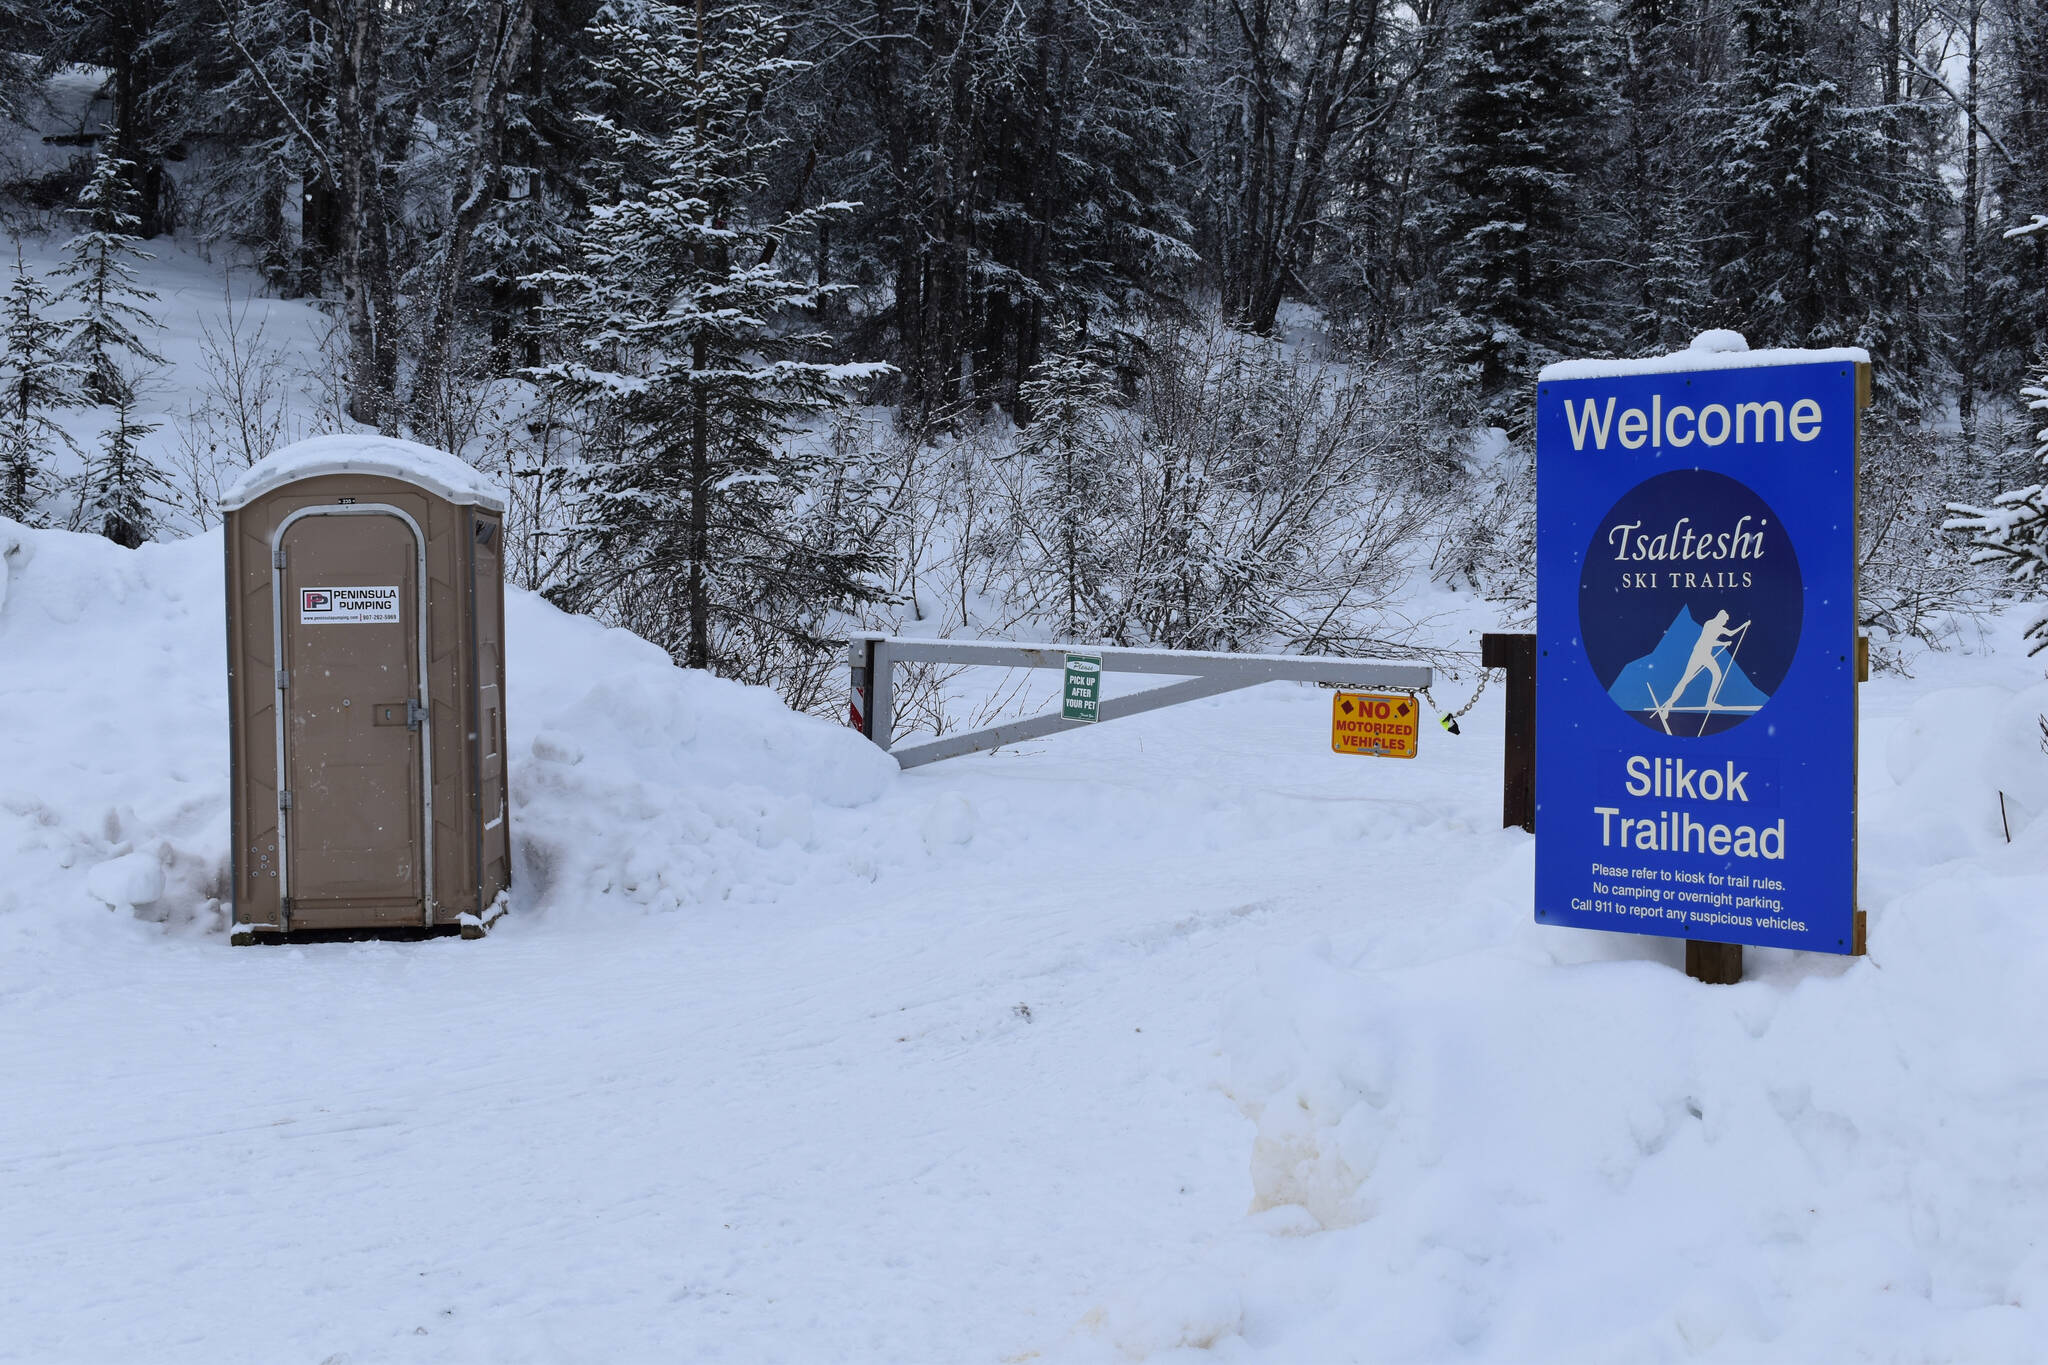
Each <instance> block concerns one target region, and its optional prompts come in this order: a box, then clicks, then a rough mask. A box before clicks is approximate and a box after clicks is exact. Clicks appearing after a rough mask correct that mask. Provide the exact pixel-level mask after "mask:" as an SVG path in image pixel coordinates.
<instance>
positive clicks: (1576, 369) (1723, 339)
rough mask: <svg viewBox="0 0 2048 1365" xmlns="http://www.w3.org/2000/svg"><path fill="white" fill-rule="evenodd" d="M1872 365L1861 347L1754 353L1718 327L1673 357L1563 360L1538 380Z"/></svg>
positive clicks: (1548, 367)
mask: <svg viewBox="0 0 2048 1365" xmlns="http://www.w3.org/2000/svg"><path fill="white" fill-rule="evenodd" d="M1843 363H1847V364H1854V365H1868V364H1869V363H1870V352H1868V351H1866V350H1864V349H1863V348H1862V347H1861V346H1833V347H1829V348H1827V349H1825V350H1818V351H1793V350H1766V351H1752V350H1750V349H1749V342H1747V341H1745V340H1744V339H1743V336H1742V333H1740V332H1731V331H1728V330H1727V329H1725V328H1721V327H1716V328H1713V329H1712V330H1709V331H1705V332H1701V333H1700V334H1699V335H1698V336H1696V337H1694V338H1693V341H1692V345H1691V346H1690V347H1688V348H1687V349H1685V350H1683V351H1673V352H1672V353H1671V354H1670V355H1653V356H1646V357H1644V358H1643V359H1641V360H1560V361H1558V362H1557V363H1556V364H1555V365H1545V366H1544V367H1543V370H1542V372H1541V373H1540V374H1538V375H1537V376H1536V377H1537V379H1538V380H1539V381H1543V380H1551V379H1613V378H1615V377H1616V376H1619V375H1630V374H1676V373H1680V372H1682V371H1687V370H1746V369H1753V368H1755V367H1757V366H1761V365H1832V364H1843Z"/></svg>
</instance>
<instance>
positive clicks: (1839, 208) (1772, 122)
mask: <svg viewBox="0 0 2048 1365" xmlns="http://www.w3.org/2000/svg"><path fill="white" fill-rule="evenodd" d="M1823 17H1824V16H1823V13H1822V11H1821V10H1819V9H1818V8H1817V7H1816V6H1815V5H1814V4H1813V0H1739V2H1738V3H1737V5H1736V7H1735V12H1734V22H1735V34H1734V49H1735V51H1734V54H1733V55H1734V58H1735V69H1734V72H1733V74H1732V76H1731V77H1730V79H1729V80H1728V81H1726V82H1725V83H1724V84H1723V85H1722V87H1721V88H1720V90H1719V92H1718V94H1717V97H1716V98H1717V103H1718V106H1719V107H1718V108H1717V109H1716V111H1715V113H1714V122H1715V124H1716V128H1715V132H1714V135H1713V137H1712V138H1711V139H1709V141H1708V144H1707V152H1708V155H1707V156H1706V158H1705V161H1704V167H1703V169H1704V172H1705V176H1704V179H1705V182H1706V189H1707V191H1708V193H1709V195H1710V197H1711V201H1712V210H1713V214H1712V216H1713V224H1712V227H1713V234H1712V236H1711V238H1710V252H1711V256H1710V260H1709V265H1710V267H1711V268H1712V270H1713V277H1712V280H1713V284H1712V287H1713V295H1714V299H1715V302H1716V305H1717V307H1716V308H1715V310H1714V312H1715V318H1714V320H1715V321H1716V322H1717V323H1718V324H1719V325H1721V326H1726V327H1732V328H1735V329H1736V330H1737V331H1740V332H1742V333H1743V334H1744V335H1745V336H1747V337H1748V338H1749V342H1750V345H1752V346H1843V345H1854V346H1863V347H1866V348H1867V349H1868V350H1869V351H1870V353H1871V357H1872V359H1873V360H1874V361H1875V362H1876V374H1875V380H1876V387H1877V402H1878V405H1879V408H1880V411H1878V412H1875V413H1873V414H1872V418H1873V420H1874V421H1877V422H1880V423H1882V422H1884V421H1887V420H1889V421H1897V422H1906V421H1912V420H1914V419H1916V418H1917V417H1918V416H1919V414H1920V411H1921V409H1922V407H1923V404H1924V402H1925V395H1926V385H1927V381H1928V378H1929V372H1928V371H1929V364H1930V362H1931V361H1932V359H1933V358H1934V357H1935V356H1937V355H1938V354H1940V353H1941V351H1942V350H1943V349H1944V347H1943V346H1942V345H1941V344H1940V342H1939V339H1938V336H1937V334H1936V331H1935V325H1936V310H1935V309H1934V308H1933V307H1931V306H1930V304H1931V303H1932V302H1934V301H1937V299H1938V296H1939V294H1940V292H1941V290H1942V288H1943V287H1944V284H1945V280H1944V277H1943V272H1942V267H1941V264H1940V262H1939V261H1938V259H1937V258H1936V256H1935V254H1934V252H1933V250H1932V247H1931V239H1930V237H1929V234H1928V231H1927V224H1928V223H1930V222H1935V221H1939V220H1940V219H1942V218H1944V217H1945V216H1946V215H1947V214H1948V213H1949V212H1951V205H1950V201H1949V200H1948V198H1947V197H1946V195H1945V194H1943V192H1942V191H1941V187H1940V185H1939V184H1938V183H1937V182H1936V181H1935V180H1934V179H1933V176H1932V172H1931V170H1930V169H1929V167H1928V165H1927V164H1926V160H1925V158H1924V157H1923V156H1921V155H1920V154H1919V153H1920V148H1919V147H1918V146H1916V145H1913V142H1914V134H1915V129H1914V128H1912V127H1910V126H1908V125H1909V124H1911V122H1912V121H1913V119H1915V118H1917V117H1918V114H1917V113H1915V112H1913V111H1907V110H1903V109H1897V108H1892V107H1887V106H1884V105H1883V104H1881V103H1879V104H1871V103H1868V102H1864V101H1859V100H1856V99H1854V98H1853V97H1852V92H1851V91H1850V90H1848V89H1847V88H1845V86H1844V84H1843V82H1842V81H1841V80H1840V79H1838V78H1837V77H1836V76H1834V75H1833V74H1831V73H1830V72H1829V71H1828V70H1827V69H1826V68H1825V67H1824V66H1823V65H1822V60H1821V57H1820V56H1819V55H1817V53H1819V52H1822V51H1824V50H1825V49H1826V47H1827V46H1828V44H1827V43H1826V42H1825V41H1824V39H1825V37H1826V36H1827V35H1825V34H1824V33H1823V32H1821V31H1820V30H1821V24H1820V20H1821V19H1822V18H1823Z"/></svg>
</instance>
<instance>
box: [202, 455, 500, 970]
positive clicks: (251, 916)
mask: <svg viewBox="0 0 2048 1365" xmlns="http://www.w3.org/2000/svg"><path fill="white" fill-rule="evenodd" d="M221 507H222V511H223V513H224V518H225V522H226V537H225V543H226V547H227V612H228V620H227V636H228V701H229V706H228V716H229V746H230V767H231V793H232V795H231V800H232V818H233V826H234V835H233V839H234V844H233V899H234V928H233V941H234V942H236V943H250V942H254V941H256V940H258V939H259V938H275V937H279V936H284V935H288V934H293V933H300V932H305V931H331V930H379V929H382V930H393V929H443V930H447V931H450V932H453V931H455V930H457V929H460V930H461V932H463V933H464V934H465V935H470V936H474V935H479V934H481V933H482V932H483V930H484V928H485V926H486V925H487V923H488V921H489V920H490V919H491V918H492V917H493V916H494V914H495V913H497V912H498V910H499V909H500V907H501V905H502V903H501V902H500V901H499V897H498V893H499V892H501V891H503V890H504V889H505V888H506V887H507V886H508V885H509V884H510V882H511V875H512V872H511V842H510V837H509V830H508V828H507V825H506V794H505V702H504V697H505V658H504V649H503V641H504V619H505V590H504V567H503V564H504V562H503V557H502V551H503V536H502V529H503V517H504V501H503V499H502V498H501V497H500V495H499V494H498V493H497V491H496V490H495V489H494V488H492V487H491V486H490V485H489V484H488V483H486V482H485V481H484V480H483V478H482V477H481V476H480V475H479V474H478V473H477V472H476V471H475V470H474V469H471V468H470V467H469V466H468V465H465V464H463V463H462V462H461V461H460V460H457V459H455V458H454V457H453V456H451V455H448V454H445V453H444V452H441V451H438V450H431V449H429V448H427V447H425V446H420V445H415V444H413V443H412V442H409V441H399V440H394V439H391V438H388V437H378V436H323V437H318V438H315V439H313V440H310V441H301V442H299V443H298V444H296V445H292V446H287V447H285V448H284V449H282V450H279V451H277V452H275V453H274V454H272V455H270V456H269V457H268V458H267V459H264V460H262V461H259V462H258V463H257V464H256V465H254V466H253V467H251V468H250V469H249V470H247V471H246V472H245V473H244V474H243V475H242V477H241V478H240V479H238V480H237V481H236V482H235V484H234V485H233V486H232V487H231V488H229V489H228V490H227V492H226V493H225V494H224V495H223V496H222V498H221Z"/></svg>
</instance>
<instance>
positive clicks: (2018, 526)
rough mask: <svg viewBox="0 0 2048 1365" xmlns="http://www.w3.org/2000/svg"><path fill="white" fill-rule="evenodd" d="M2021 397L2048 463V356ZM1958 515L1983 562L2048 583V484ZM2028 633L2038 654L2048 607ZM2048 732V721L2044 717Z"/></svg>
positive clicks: (2044, 227) (2038, 456)
mask: <svg viewBox="0 0 2048 1365" xmlns="http://www.w3.org/2000/svg"><path fill="white" fill-rule="evenodd" d="M2010 235H2011V236H2013V237H2015V238H2018V237H2028V236H2040V237H2048V218H2037V219H2036V220H2035V222H2034V224H2033V225H2032V226H2031V227H2024V228H2017V229H2014V230H2013V231H2012V233H2011V234H2010ZM2020 401H2021V402H2022V403H2024V404H2025V405H2026V410H2027V412H2028V413H2030V414H2031V415H2032V418H2033V420H2032V422H2030V423H2029V425H2030V426H2033V427H2035V431H2034V459H2035V462H2036V463H2037V464H2039V465H2043V466H2048V356H2044V358H2043V359H2042V360H2041V361H2040V365H2039V368H2038V369H2037V370H2036V371H2035V373H2034V381H2033V382H2032V383H2031V384H2028V385H2026V386H2025V387H2024V388H2022V389H2021V390H2020ZM1949 511H1950V512H1952V513H1954V514H1955V516H1954V517H1953V518H1952V519H1951V520H1950V521H1949V522H1948V523H1947V529H1949V530H1951V531H1967V532H1969V533H1970V543H1971V544H1972V545H1973V546H1974V547H1975V549H1976V561H1977V562H1978V563H1980V564H1998V565H2003V566H2004V568H2005V571H2006V573H2007V575H2008V576H2009V577H2010V578H2011V580H2012V581H2013V582H2015V583H2020V584H2025V585H2028V586H2033V585H2035V584H2039V583H2043V582H2048V484H2039V483H2036V484H2029V485H2027V486H2026V487H2023V488H2015V489H2012V490H2011V491H2009V492H2005V493H2001V494H1999V495H1998V496H1997V497H1996V498H1994V499H1992V502H1991V506H1989V507H1973V506H1970V505H1969V504H1967V503H1951V504H1950V505H1949ZM2027 638H2028V639H2030V640H2032V641H2033V642H2034V643H2033V647H2032V648H2031V649H2030V650H2028V652H2029V653H2031V654H2038V653H2040V652H2041V651H2042V650H2044V649H2048V611H2044V612H2043V613H2041V614H2040V615H2039V616H2037V617H2036V618H2035V619H2034V621H2033V622H2032V623H2031V624H2030V625H2029V626H2028V627H2027ZM2042 724H2043V729H2044V731H2048V721H2043V722H2042Z"/></svg>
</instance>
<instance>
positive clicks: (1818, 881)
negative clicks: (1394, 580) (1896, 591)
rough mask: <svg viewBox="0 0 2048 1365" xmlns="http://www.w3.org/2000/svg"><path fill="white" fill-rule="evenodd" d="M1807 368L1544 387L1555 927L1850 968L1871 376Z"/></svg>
mask: <svg viewBox="0 0 2048 1365" xmlns="http://www.w3.org/2000/svg"><path fill="white" fill-rule="evenodd" d="M1808 355H1813V356H1814V358H1813V359H1812V360H1810V361H1809V360H1806V359H1805V357H1806V356H1808ZM1787 358H1788V360H1791V361H1792V362H1793V363H1786V364H1748V365H1717V364H1716V363H1715V361H1714V358H1713V357H1711V356H1705V355H1703V356H1701V357H1700V361H1701V363H1700V367H1699V368H1697V369H1681V370H1663V371H1653V370H1647V369H1646V370H1644V371H1640V372H1635V373H1627V372H1624V373H1609V374H1596V375H1590V376H1588V377H1585V378H1574V377H1569V376H1570V373H1571V370H1572V369H1573V368H1574V367H1571V366H1562V367H1558V369H1559V370H1562V371H1563V372H1564V373H1563V376H1562V377H1561V376H1560V375H1559V374H1558V373H1556V372H1555V371H1553V372H1552V373H1550V374H1549V375H1547V376H1546V378H1545V379H1544V381H1543V382H1542V383H1541V384H1540V385H1539V386H1538V392H1537V463H1536V478H1537V494H1536V497H1537V503H1536V506H1537V533H1536V540H1537V545H1536V559H1537V565H1536V582H1537V600H1538V602H1539V604H1540V605H1539V608H1538V613H1537V640H1536V644H1537V661H1536V678H1537V695H1538V696H1539V697H1540V698H1541V705H1540V706H1539V707H1538V708H1537V714H1536V805H1537V813H1538V819H1537V825H1536V917H1537V919H1538V920H1540V921H1542V922H1543V923H1546V924H1565V925H1574V926H1578V927H1582V928H1589V929H1609V930H1622V931H1625V932H1632V933H1642V934H1660V935H1665V936H1668V937H1674V938H1690V939H1701V940H1706V941H1709V942H1717V943H1748V944H1759V945H1766V946H1771V947H1782V948H1804V949H1809V950H1814V951H1820V952H1835V953H1846V952H1849V951H1852V947H1851V945H1852V943H1853V941H1854V933H1853V922H1854V912H1855V877H1856V842H1855V841H1856V814H1855V812H1856V688H1855V677H1856V665H1855V660H1856V625H1855V582H1854V574H1855V558H1854V550H1855V545H1854V534H1855V531H1854V528H1855V506H1856V423H1857V407H1858V377H1857V372H1856V358H1854V356H1853V353H1850V358H1845V357H1844V355H1843V353H1833V354H1825V357H1824V358H1823V356H1822V355H1814V353H1810V352H1808V353H1792V354H1791V355H1790V356H1788V357H1787ZM1623 368H1624V369H1625V367H1623Z"/></svg>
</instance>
